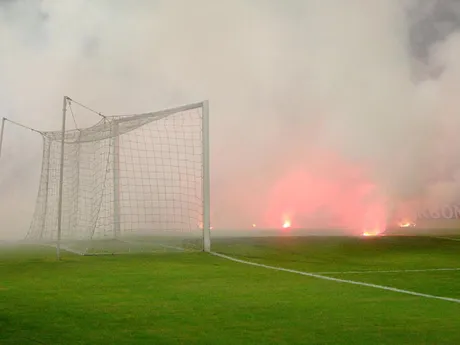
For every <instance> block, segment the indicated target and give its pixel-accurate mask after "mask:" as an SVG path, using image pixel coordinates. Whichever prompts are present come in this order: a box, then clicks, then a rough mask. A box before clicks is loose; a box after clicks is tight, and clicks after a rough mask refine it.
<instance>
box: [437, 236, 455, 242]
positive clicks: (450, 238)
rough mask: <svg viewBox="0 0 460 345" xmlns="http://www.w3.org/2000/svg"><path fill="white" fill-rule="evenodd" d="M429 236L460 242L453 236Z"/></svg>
mask: <svg viewBox="0 0 460 345" xmlns="http://www.w3.org/2000/svg"><path fill="white" fill-rule="evenodd" d="M431 238H437V239H440V240H447V241H455V242H460V238H453V237H445V236H431Z"/></svg>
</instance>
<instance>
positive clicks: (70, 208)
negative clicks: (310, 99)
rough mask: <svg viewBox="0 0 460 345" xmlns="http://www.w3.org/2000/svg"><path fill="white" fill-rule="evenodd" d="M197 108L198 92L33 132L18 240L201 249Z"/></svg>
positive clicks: (205, 182) (202, 158) (97, 248)
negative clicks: (35, 171) (193, 100)
mask: <svg viewBox="0 0 460 345" xmlns="http://www.w3.org/2000/svg"><path fill="white" fill-rule="evenodd" d="M207 116H208V111H207V102H203V103H197V104H190V105H186V106H183V107H179V108H174V109H168V110H163V111H160V112H152V113H145V114H139V115H129V116H114V117H104V118H103V119H102V120H101V121H100V122H99V123H97V124H96V125H94V126H92V127H89V128H85V129H79V130H70V131H64V132H63V131H55V132H44V133H42V134H43V137H44V146H43V160H42V168H41V178H40V185H39V191H38V197H37V201H36V205H35V213H34V215H33V219H32V223H31V226H30V229H29V232H28V234H27V240H30V241H41V242H48V243H56V241H59V243H60V244H61V245H62V247H63V249H66V250H69V251H75V252H77V253H81V254H103V253H108V254H109V253H120V252H133V251H134V252H137V251H169V250H175V251H183V250H207V251H208V250H209V246H210V238H209V165H208V147H207V146H208V140H207V136H208V119H207ZM62 153H63V154H62ZM61 158H62V159H61ZM61 169H62V176H61ZM205 230H206V231H205Z"/></svg>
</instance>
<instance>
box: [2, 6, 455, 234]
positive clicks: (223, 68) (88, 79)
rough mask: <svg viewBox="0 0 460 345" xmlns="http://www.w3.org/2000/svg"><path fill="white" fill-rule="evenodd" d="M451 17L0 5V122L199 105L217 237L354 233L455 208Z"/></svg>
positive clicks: (43, 124)
mask: <svg viewBox="0 0 460 345" xmlns="http://www.w3.org/2000/svg"><path fill="white" fill-rule="evenodd" d="M459 16H460V8H459V6H458V5H456V3H455V2H454V1H447V0H443V1H433V0H429V1H421V0H420V1H413V0H412V1H401V0H381V1H380V0H378V1H368V0H350V1H343V0H330V1H324V0H308V1H301V0H292V1H285V2H282V3H281V2H277V1H259V0H254V1H244V0H232V1H211V0H198V1H186V0H183V1H180V0H178V1H171V0H168V1H135V2H127V1H115V0H111V1H108V0H105V1H97V2H94V1H89V0H78V1H53V0H42V1H39V0H37V1H19V0H10V1H0V115H1V116H7V117H9V118H11V119H13V120H17V121H20V122H23V123H26V124H28V125H29V126H31V127H33V128H40V129H58V128H59V126H60V109H61V99H62V96H63V95H69V96H71V97H72V98H74V99H77V100H81V101H83V102H84V103H85V104H87V105H90V106H91V107H92V108H94V109H97V110H100V111H102V112H105V113H116V114H119V113H134V112H140V111H150V110H156V109H161V108H164V107H168V106H175V105H180V104H184V103H188V102H194V101H200V100H202V99H209V100H210V104H211V143H212V146H211V158H212V165H211V171H212V222H213V223H214V225H215V227H225V228H248V227H250V226H251V224H253V223H257V224H260V226H263V227H278V226H280V225H281V224H282V222H283V219H284V218H286V217H289V218H292V222H293V226H294V225H295V226H300V227H304V226H308V225H311V224H314V226H321V225H322V224H319V223H318V222H320V223H321V221H318V219H321V220H322V221H323V222H324V224H323V225H328V226H332V225H334V226H335V225H337V226H346V227H350V228H355V229H359V231H361V228H362V227H368V226H370V227H375V226H384V225H382V223H384V222H385V221H386V218H387V216H388V210H390V209H391V208H392V207H393V206H392V205H394V204H395V203H396V202H397V203H411V202H414V200H417V201H423V202H434V201H435V202H436V203H439V202H441V203H445V202H452V201H455V198H456V197H457V196H458V192H460V183H459V182H460V167H459V165H458V163H457V162H459V163H460V157H459V156H460V136H458V135H457V133H456V128H460V117H458V116H457V108H459V107H458V104H457V103H459V100H458V99H459V98H458V97H457V95H456V83H457V82H458V80H459V79H460V65H459V63H458V61H460V60H459V59H458V57H459V54H460V33H459V32H457V26H458V23H459V21H458V18H459ZM77 115H78V114H77ZM97 120H98V119H97V118H94V117H93V118H91V117H90V116H89V115H88V114H86V115H85V116H83V115H81V116H80V117H78V116H77V122H78V125H79V126H87V125H89V124H91V123H94V122H95V121H97ZM30 135H31V133H24V132H20V131H18V132H17V134H16V135H14V136H12V135H8V137H6V138H5V148H6V150H8V149H9V150H10V152H12V153H11V154H10V155H9V156H8V160H7V159H5V156H3V157H2V160H1V161H0V169H1V173H2V175H1V179H0V193H1V194H0V201H1V202H0V205H1V208H2V210H1V211H0V212H1V213H0V217H1V223H0V237H2V236H4V237H7V236H11V235H12V234H13V235H14V236H19V237H20V236H23V235H25V232H26V231H27V222H26V221H25V220H24V218H26V217H23V216H21V215H24V214H25V213H26V212H25V213H23V211H21V212H18V211H17V210H23V209H24V207H23V205H25V204H27V203H28V205H32V208H33V199H34V197H35V195H36V190H34V189H33V187H31V186H32V185H34V183H36V179H37V176H36V175H34V173H36V169H35V170H34V169H32V166H38V165H39V162H40V158H41V157H40V153H39V152H38V153H37V152H35V151H36V147H37V144H36V143H35V142H33V140H35V139H30V141H29V139H28V138H31V136H30ZM7 139H8V140H7ZM39 142H40V141H39V140H38V143H39ZM28 145H30V148H28ZM33 149H35V151H33ZM31 150H32V151H31ZM15 155H16V156H17V157H16V158H14V156H15ZM27 166H29V167H30V174H29V175H30V176H27V174H18V173H17V172H18V171H23V170H24V169H25V170H27V171H28V169H27ZM32 172H34V173H32ZM25 180H27V181H29V182H28V183H25V182H24V181H25ZM457 191H458V192H457ZM23 192H24V193H23ZM16 194H17V195H22V194H24V195H26V194H27V196H28V198H29V199H28V200H29V201H27V202H26V201H24V200H25V199H27V198H26V197H24V198H19V197H17V196H16V197H15V201H14V202H13V201H12V199H11V198H13V195H16ZM21 200H22V201H21ZM13 208H14V209H15V210H16V212H12V209H13ZM27 216H30V213H29V214H28V215H27ZM312 219H315V220H314V221H313V220H312ZM326 223H327V224H326Z"/></svg>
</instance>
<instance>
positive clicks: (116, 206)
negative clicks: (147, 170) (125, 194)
mask: <svg viewBox="0 0 460 345" xmlns="http://www.w3.org/2000/svg"><path fill="white" fill-rule="evenodd" d="M112 128H113V138H112V145H113V166H112V170H113V238H117V237H118V236H119V234H120V138H119V129H118V122H117V121H114V122H113V127H112Z"/></svg>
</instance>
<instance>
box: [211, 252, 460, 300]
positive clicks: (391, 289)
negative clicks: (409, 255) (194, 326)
mask: <svg viewBox="0 0 460 345" xmlns="http://www.w3.org/2000/svg"><path fill="white" fill-rule="evenodd" d="M211 254H212V255H214V256H217V257H220V258H222V259H226V260H230V261H234V262H238V263H240V264H246V265H251V266H256V267H262V268H266V269H270V270H274V271H282V272H288V273H295V274H300V275H303V276H307V277H312V278H318V279H323V280H329V281H333V282H336V283H345V284H352V285H359V286H366V287H371V288H374V289H380V290H386V291H392V292H398V293H402V294H406V295H412V296H417V297H424V298H430V299H438V300H443V301H448V302H454V303H458V304H460V299H457V298H450V297H442V296H436V295H428V294H424V293H420V292H415V291H409V290H402V289H397V288H394V287H390V286H384V285H376V284H370V283H364V282H358V281H354V280H348V279H339V278H333V277H328V276H323V275H320V274H315V273H308V272H302V271H296V270H291V269H287V268H282V267H275V266H268V265H263V264H259V263H256V262H251V261H245V260H240V259H236V258H233V257H231V256H227V255H223V254H219V253H215V252H211Z"/></svg>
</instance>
